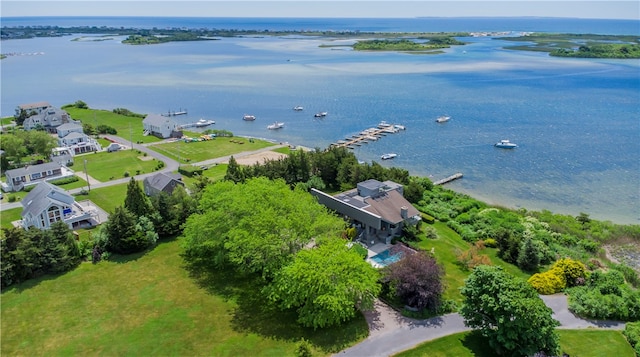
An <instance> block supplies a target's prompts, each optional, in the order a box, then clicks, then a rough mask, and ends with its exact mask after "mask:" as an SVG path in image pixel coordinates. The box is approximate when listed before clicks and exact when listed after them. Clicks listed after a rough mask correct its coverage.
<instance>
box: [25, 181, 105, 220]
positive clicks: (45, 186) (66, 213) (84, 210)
mask: <svg viewBox="0 0 640 357" xmlns="http://www.w3.org/2000/svg"><path fill="white" fill-rule="evenodd" d="M20 203H21V204H22V214H21V216H22V220H21V221H20V225H21V226H22V227H23V228H24V229H27V228H29V227H36V228H38V229H48V228H49V227H51V224H53V223H55V222H57V221H63V222H65V223H66V224H67V225H68V226H69V228H71V229H74V228H79V227H92V226H95V225H97V224H98V221H97V217H98V210H97V209H96V207H94V206H92V205H84V206H83V205H81V204H79V203H78V202H76V200H75V198H74V197H73V196H72V195H70V194H69V193H67V192H66V191H65V190H63V189H61V188H60V187H58V186H55V185H52V184H50V183H48V182H40V183H38V186H36V187H35V188H34V189H33V190H31V192H29V194H28V195H27V196H25V198H24V199H23V200H22V201H20Z"/></svg>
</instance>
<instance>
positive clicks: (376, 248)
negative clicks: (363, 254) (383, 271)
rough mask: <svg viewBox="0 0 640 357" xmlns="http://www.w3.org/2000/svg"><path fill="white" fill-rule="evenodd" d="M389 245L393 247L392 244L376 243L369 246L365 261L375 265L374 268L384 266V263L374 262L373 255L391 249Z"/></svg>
mask: <svg viewBox="0 0 640 357" xmlns="http://www.w3.org/2000/svg"><path fill="white" fill-rule="evenodd" d="M389 247H391V244H385V243H376V244H374V245H372V246H371V247H369V248H367V259H365V261H366V262H367V263H369V264H371V265H373V267H374V268H384V265H380V264H378V263H376V262H374V261H373V260H371V257H373V256H375V255H377V254H379V253H380V252H383V251H385V250H387V249H389Z"/></svg>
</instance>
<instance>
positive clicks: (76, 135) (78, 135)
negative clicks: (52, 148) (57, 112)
mask: <svg viewBox="0 0 640 357" xmlns="http://www.w3.org/2000/svg"><path fill="white" fill-rule="evenodd" d="M58 130H60V129H59V128H58ZM86 137H87V134H84V133H78V132H77V131H72V132H70V133H69V134H67V135H65V136H64V137H63V139H67V140H69V139H75V138H86Z"/></svg>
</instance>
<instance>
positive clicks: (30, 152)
mask: <svg viewBox="0 0 640 357" xmlns="http://www.w3.org/2000/svg"><path fill="white" fill-rule="evenodd" d="M0 135H1V137H2V140H0V149H2V150H4V155H3V156H6V158H7V162H6V164H8V163H9V161H13V162H15V163H20V162H24V161H27V160H26V158H28V157H33V158H34V159H36V158H38V159H45V160H47V161H48V160H49V155H51V150H52V149H53V148H54V147H56V146H57V145H58V143H57V141H56V139H55V138H54V137H52V136H51V135H49V134H47V133H46V132H44V131H39V130H30V131H24V130H15V131H13V132H12V133H2V134H0ZM3 162H4V161H3ZM27 163H28V161H27ZM8 168H9V167H2V169H3V170H6V169H8Z"/></svg>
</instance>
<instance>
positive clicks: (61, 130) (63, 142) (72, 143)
mask: <svg viewBox="0 0 640 357" xmlns="http://www.w3.org/2000/svg"><path fill="white" fill-rule="evenodd" d="M56 130H57V132H58V145H60V146H65V147H68V148H70V149H71V150H72V153H73V154H74V155H78V154H84V153H86V152H93V151H100V150H102V146H101V145H100V143H99V142H98V141H97V140H95V139H93V138H92V137H90V136H89V135H87V134H85V133H84V131H83V130H82V125H80V124H76V123H65V124H62V125H60V126H59V127H57V129H56Z"/></svg>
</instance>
